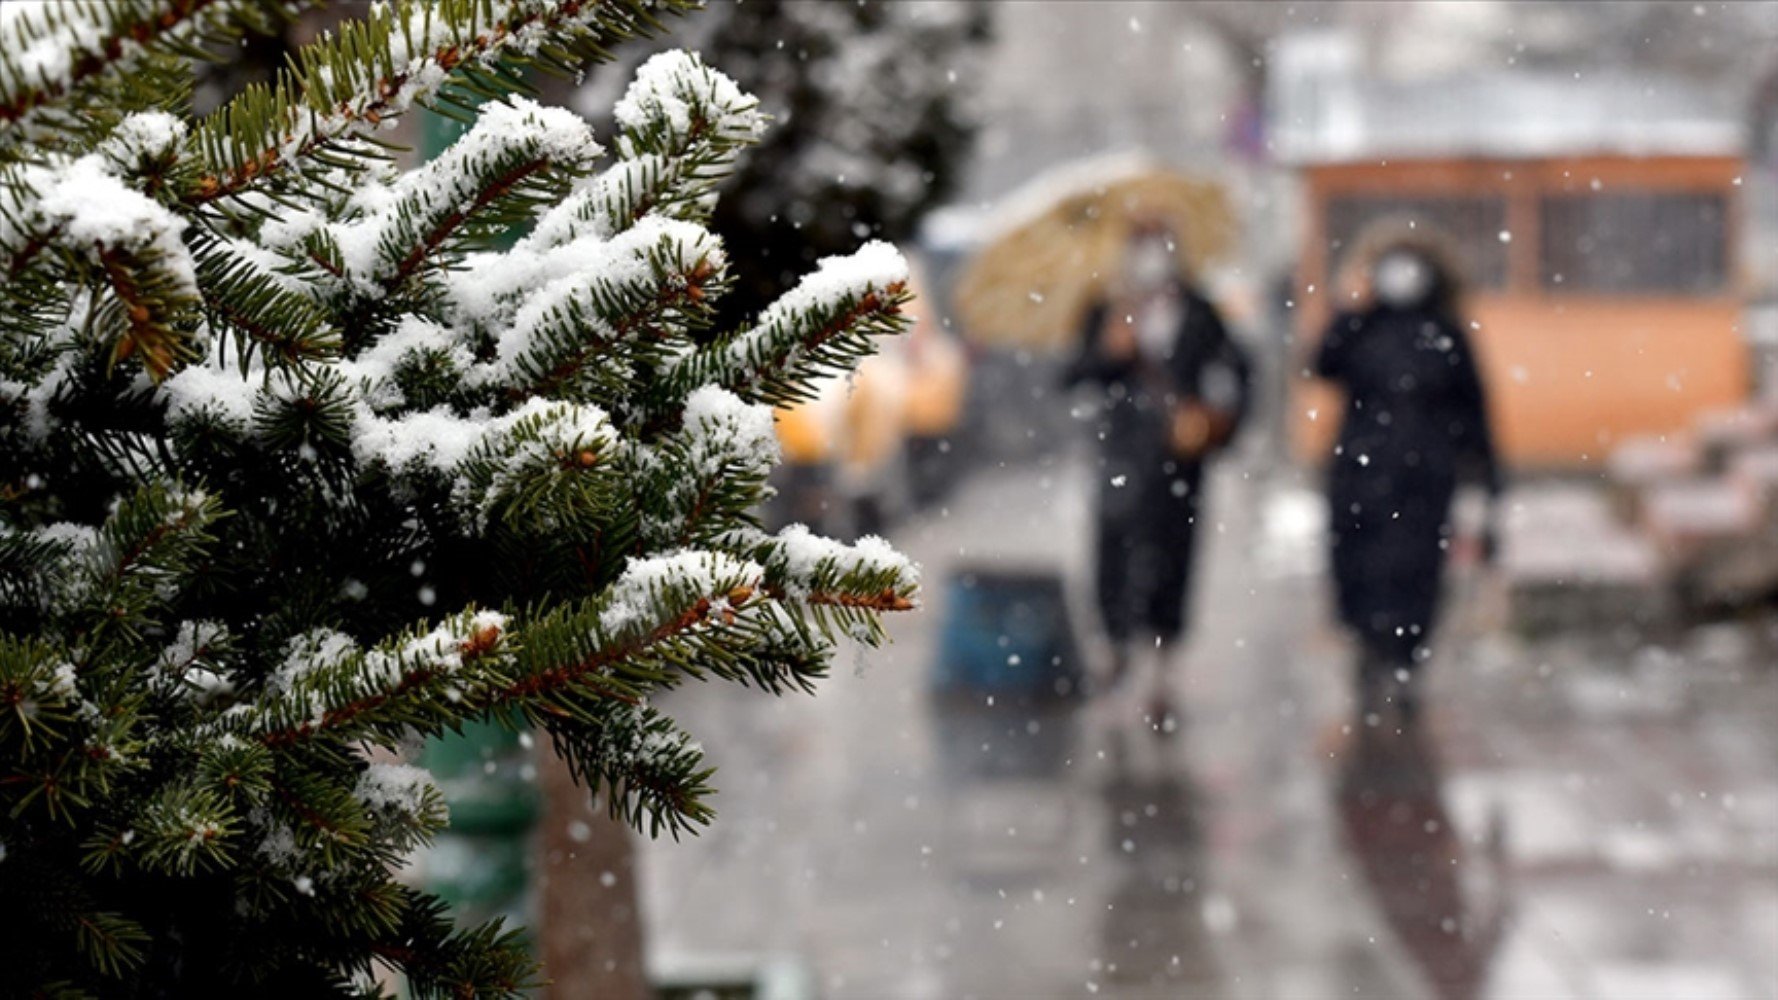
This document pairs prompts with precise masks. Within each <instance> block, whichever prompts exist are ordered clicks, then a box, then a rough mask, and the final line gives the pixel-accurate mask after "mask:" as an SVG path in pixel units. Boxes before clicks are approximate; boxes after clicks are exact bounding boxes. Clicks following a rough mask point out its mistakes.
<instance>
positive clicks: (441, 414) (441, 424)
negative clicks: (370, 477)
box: [352, 405, 485, 473]
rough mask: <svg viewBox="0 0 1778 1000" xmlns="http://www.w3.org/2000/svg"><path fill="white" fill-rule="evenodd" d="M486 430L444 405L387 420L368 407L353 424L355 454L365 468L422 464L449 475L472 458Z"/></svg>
mask: <svg viewBox="0 0 1778 1000" xmlns="http://www.w3.org/2000/svg"><path fill="white" fill-rule="evenodd" d="M484 429H485V422H484V421H482V420H477V419H472V418H468V417H460V416H458V415H457V414H455V413H452V412H451V411H450V409H448V408H447V407H443V406H439V407H434V408H433V409H430V410H426V411H424V412H421V413H404V414H402V415H400V416H398V417H393V418H384V417H379V416H377V415H376V414H374V413H372V412H371V410H370V407H369V406H368V405H366V406H362V407H360V409H359V410H358V412H357V413H356V414H355V419H354V420H353V423H352V453H353V455H354V456H355V457H356V458H357V460H358V461H359V463H360V464H362V465H371V464H374V463H377V462H381V463H383V464H385V465H387V466H388V467H389V468H391V469H396V470H402V469H406V468H408V467H410V466H415V465H419V466H425V467H430V468H432V469H435V470H437V471H440V472H447V473H448V472H450V471H451V470H452V469H454V468H456V466H457V464H458V463H459V462H461V461H463V459H464V458H466V457H468V455H469V453H470V451H471V450H473V449H474V448H475V446H476V444H477V443H479V442H480V441H481V438H482V434H483V431H484Z"/></svg>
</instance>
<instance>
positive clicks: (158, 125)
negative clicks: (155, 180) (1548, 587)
mask: <svg viewBox="0 0 1778 1000" xmlns="http://www.w3.org/2000/svg"><path fill="white" fill-rule="evenodd" d="M188 131H189V130H188V128H187V127H186V124H185V122H184V121H182V120H181V119H179V118H176V117H174V116H173V115H170V114H168V113H167V112H165V111H140V112H137V113H135V114H132V115H128V116H126V117H125V118H124V120H123V121H121V122H119V123H118V124H117V128H115V129H113V130H112V131H111V134H110V135H109V136H106V137H105V141H104V143H103V144H101V145H100V147H99V150H100V152H101V153H103V154H105V156H106V157H108V158H109V159H110V160H111V161H112V162H113V163H115V164H117V165H118V167H119V168H121V169H129V168H130V167H133V166H134V165H135V164H136V163H137V161H139V160H158V159H161V158H163V157H166V156H168V155H170V154H171V153H173V152H174V151H175V150H177V149H178V147H179V144H180V143H182V142H184V141H185V136H186V133H187V132H188Z"/></svg>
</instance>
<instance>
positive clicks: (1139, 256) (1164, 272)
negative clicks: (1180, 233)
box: [1124, 239, 1179, 289]
mask: <svg viewBox="0 0 1778 1000" xmlns="http://www.w3.org/2000/svg"><path fill="white" fill-rule="evenodd" d="M1124 272H1125V274H1126V275H1127V276H1128V277H1129V279H1130V283H1131V284H1133V285H1134V286H1136V287H1137V288H1141V289H1154V288H1159V287H1161V286H1162V285H1166V284H1168V283H1170V282H1172V281H1173V279H1174V277H1175V276H1176V275H1177V274H1178V272H1179V268H1178V264H1177V261H1176V260H1175V258H1174V256H1173V251H1172V250H1171V249H1170V248H1169V247H1168V246H1167V241H1166V240H1153V239H1150V240H1143V241H1142V242H1140V243H1137V244H1136V245H1135V246H1132V247H1131V248H1130V249H1129V251H1128V252H1127V255H1126V258H1125V260H1124Z"/></svg>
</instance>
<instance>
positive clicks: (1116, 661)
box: [1093, 516, 1136, 690]
mask: <svg viewBox="0 0 1778 1000" xmlns="http://www.w3.org/2000/svg"><path fill="white" fill-rule="evenodd" d="M1097 536H1098V537H1097V539H1096V541H1097V545H1096V547H1095V559H1096V563H1095V566H1094V580H1093V587H1094V591H1093V592H1094V597H1095V598H1097V600H1098V604H1099V621H1100V624H1101V625H1102V626H1103V627H1104V629H1105V638H1106V642H1107V645H1108V646H1109V647H1110V648H1109V656H1108V657H1107V662H1106V664H1105V669H1104V670H1103V671H1101V686H1102V687H1103V688H1105V689H1107V690H1108V689H1110V688H1113V687H1116V686H1118V684H1120V683H1121V682H1122V681H1123V680H1124V678H1125V677H1127V676H1128V674H1129V672H1130V666H1131V649H1130V642H1131V633H1132V631H1133V629H1134V627H1135V617H1136V616H1135V614H1134V613H1133V612H1132V608H1131V601H1130V589H1129V584H1130V569H1131V565H1130V564H1131V562H1132V555H1133V542H1134V539H1133V538H1132V537H1131V533H1130V532H1129V531H1128V530H1127V525H1126V524H1125V523H1124V522H1123V520H1122V519H1120V518H1112V517H1104V516H1101V517H1100V518H1099V523H1098V527H1097Z"/></svg>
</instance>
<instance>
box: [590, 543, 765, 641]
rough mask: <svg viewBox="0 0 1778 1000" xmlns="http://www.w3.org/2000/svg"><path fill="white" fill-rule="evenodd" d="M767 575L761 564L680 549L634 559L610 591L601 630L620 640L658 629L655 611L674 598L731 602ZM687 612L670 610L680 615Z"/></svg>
mask: <svg viewBox="0 0 1778 1000" xmlns="http://www.w3.org/2000/svg"><path fill="white" fill-rule="evenodd" d="M763 575H764V570H762V569H761V568H760V567H759V565H758V564H757V563H754V562H751V561H749V560H744V559H737V558H736V557H734V556H732V555H729V554H728V553H726V552H716V551H710V550H696V549H681V550H679V551H677V552H669V553H667V554H665V555H659V556H649V557H646V558H636V557H631V558H630V560H629V561H628V562H627V563H625V564H624V571H623V574H622V575H621V576H619V577H618V578H617V580H616V581H615V582H613V583H612V585H611V587H610V588H609V589H608V590H607V591H606V598H607V603H606V606H605V610H604V611H603V612H602V613H601V614H600V616H599V624H600V627H601V628H603V629H604V631H605V632H606V633H607V634H611V635H616V634H619V633H622V632H625V631H627V630H629V629H632V628H635V627H636V626H638V625H646V624H654V623H656V618H657V616H656V615H655V613H654V609H655V607H656V606H657V604H658V603H659V602H661V601H662V600H664V599H666V598H667V597H668V596H669V595H671V594H679V595H681V596H684V595H695V596H696V597H702V598H720V597H726V596H727V594H728V592H729V590H730V589H732V588H734V587H738V586H739V587H749V588H751V587H755V586H758V584H759V580H760V578H761V577H762V576H763ZM684 610H685V609H684V608H683V607H675V608H670V609H669V610H668V613H669V614H674V615H676V614H680V613H682V612H683V611H684Z"/></svg>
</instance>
